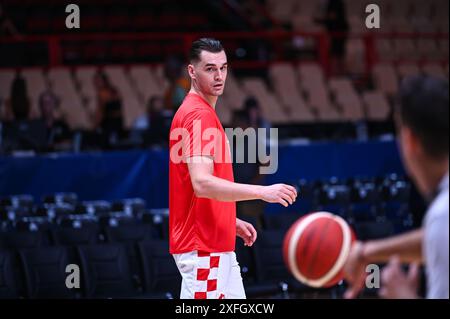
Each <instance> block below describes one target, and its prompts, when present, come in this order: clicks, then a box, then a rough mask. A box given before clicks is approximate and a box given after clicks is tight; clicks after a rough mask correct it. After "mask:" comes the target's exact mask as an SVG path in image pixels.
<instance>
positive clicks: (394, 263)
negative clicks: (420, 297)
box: [379, 256, 419, 299]
mask: <svg viewBox="0 0 450 319" xmlns="http://www.w3.org/2000/svg"><path fill="white" fill-rule="evenodd" d="M418 288H419V265H418V264H411V266H410V267H409V271H408V273H407V274H406V273H405V272H403V270H402V268H401V265H400V260H399V258H398V257H396V256H394V257H392V258H391V259H390V261H389V263H388V264H387V265H386V267H384V268H383V271H382V273H381V289H380V291H379V295H380V297H382V298H391V299H392V298H401V299H413V298H417V291H418Z"/></svg>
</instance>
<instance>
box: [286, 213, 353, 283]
mask: <svg viewBox="0 0 450 319" xmlns="http://www.w3.org/2000/svg"><path fill="white" fill-rule="evenodd" d="M355 240H356V237H355V235H354V232H353V230H352V229H351V228H350V226H349V225H348V224H347V222H346V221H345V220H344V219H342V218H341V217H339V216H337V215H334V214H331V213H328V212H316V213H311V214H308V215H305V216H303V217H301V218H300V219H299V220H297V221H296V222H295V223H294V224H293V225H292V226H291V227H290V228H289V230H288V232H287V233H286V236H285V238H284V243H283V256H284V261H285V263H286V265H287V267H288V269H289V271H290V272H291V273H292V275H293V276H294V277H295V278H296V279H297V280H299V281H300V282H302V283H304V284H306V285H308V286H311V287H315V288H327V287H331V286H334V285H336V284H337V283H339V282H340V281H341V280H342V279H343V277H344V276H343V266H344V264H345V261H346V259H347V257H348V254H349V252H350V247H351V245H352V243H353V242H354V241H355Z"/></svg>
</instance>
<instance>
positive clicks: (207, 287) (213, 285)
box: [194, 251, 220, 299]
mask: <svg viewBox="0 0 450 319" xmlns="http://www.w3.org/2000/svg"><path fill="white" fill-rule="evenodd" d="M197 258H198V268H197V278H196V280H197V285H196V286H197V290H196V291H195V292H194V299H217V298H218V296H217V274H218V270H219V262H220V254H214V253H207V252H201V251H199V252H197Z"/></svg>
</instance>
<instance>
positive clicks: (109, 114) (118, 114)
mask: <svg viewBox="0 0 450 319" xmlns="http://www.w3.org/2000/svg"><path fill="white" fill-rule="evenodd" d="M94 85H95V88H96V89H97V110H96V114H95V126H96V127H97V128H99V129H101V130H102V132H104V133H106V134H107V135H109V134H110V133H116V134H118V133H120V132H122V130H123V117H122V100H121V98H120V96H119V92H118V91H117V89H116V88H115V87H114V86H113V85H112V84H111V82H110V80H109V78H108V76H107V75H106V74H105V73H103V72H98V73H96V74H95V77H94Z"/></svg>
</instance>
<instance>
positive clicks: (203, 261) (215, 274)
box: [173, 251, 245, 299]
mask: <svg viewBox="0 0 450 319" xmlns="http://www.w3.org/2000/svg"><path fill="white" fill-rule="evenodd" d="M173 257H174V259H175V263H176V264H177V267H178V270H179V271H180V274H181V277H182V282H181V293H180V298H181V299H245V291H244V284H243V282H242V277H241V268H240V267H239V264H238V262H237V260H236V254H235V253H234V252H224V253H205V252H198V251H192V252H188V253H183V254H174V255H173Z"/></svg>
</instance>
